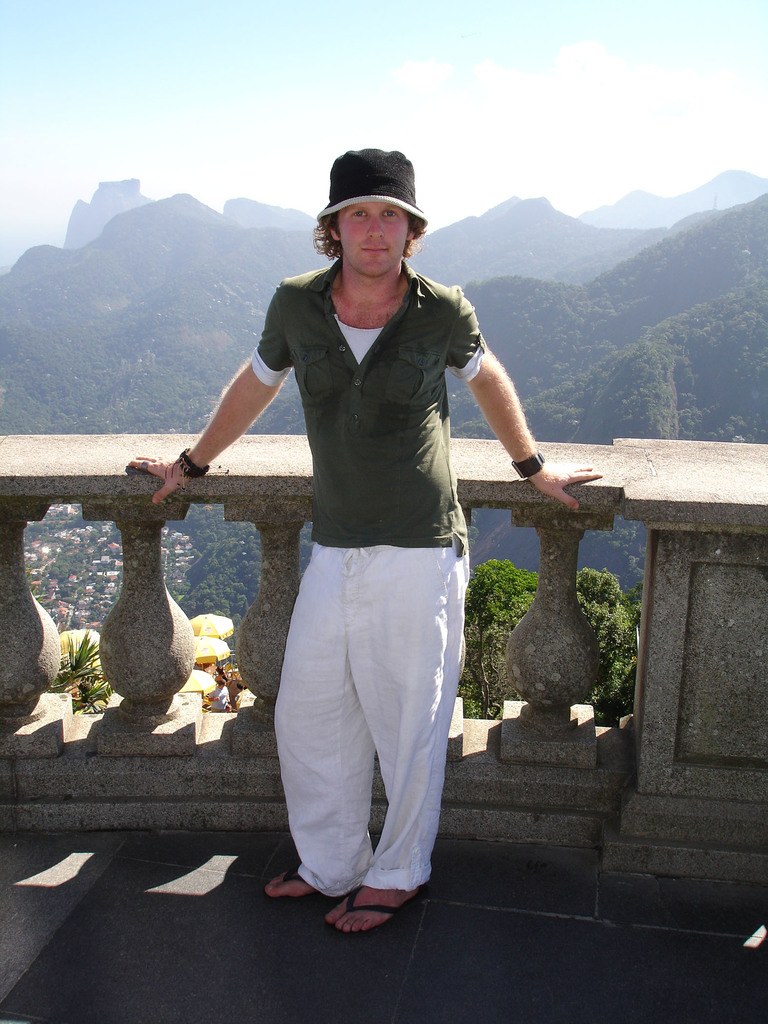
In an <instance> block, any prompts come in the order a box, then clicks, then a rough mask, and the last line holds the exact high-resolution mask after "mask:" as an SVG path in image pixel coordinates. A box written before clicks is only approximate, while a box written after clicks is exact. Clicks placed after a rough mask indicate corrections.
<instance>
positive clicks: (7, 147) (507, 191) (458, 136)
mask: <svg viewBox="0 0 768 1024" xmlns="http://www.w3.org/2000/svg"><path fill="white" fill-rule="evenodd" d="M766 54H768V4H767V3H766V2H765V0H730V2H728V3H724V2H709V0H644V2H642V3H632V4H629V3H624V2H622V0H579V2H575V0H537V2H535V3H531V2H530V0H526V2H524V3H523V2H521V0H481V2H474V3H473V2H470V0H461V2H455V0H407V2H404V0H389V2H388V3H386V4H376V5H371V4H365V3H359V4H358V3H351V2H348V0H335V2H330V3H318V2H317V0H313V2H312V3H309V2H307V0H294V2H292V3H280V2H269V3H265V2H263V0H215V2H214V0H204V2H197V0H184V2H181V0H178V2H177V0H152V2H151V3H149V2H146V0H132V2H120V3H117V2H112V0H99V2H98V3H97V2H90V0H0V146H1V147H2V159H0V264H7V263H10V262H12V261H13V260H14V259H16V258H17V257H18V256H19V255H20V254H21V252H23V251H24V250H25V249H27V248H29V246H31V245H36V244H40V243H48V244H54V245H61V244H62V243H63V240H64V235H65V232H66V227H67V222H68V219H69V215H70V213H71V210H72V207H73V205H74V204H75V202H76V201H77V200H78V199H84V200H86V201H90V199H91V197H92V196H93V193H94V192H95V191H96V188H97V187H98V183H99V182H100V181H115V180H120V179H123V178H139V179H140V180H141V191H142V193H143V194H144V195H145V196H148V197H150V198H152V199H162V198H165V197H166V196H170V195H174V194H176V193H178V192H188V193H191V194H192V195H193V196H195V197H196V198H197V199H199V200H200V201H201V202H204V203H206V204H207V205H209V206H211V207H212V208H213V209H215V210H218V211H221V209H222V206H223V204H224V202H225V201H226V200H227V199H232V198H236V197H240V196H245V197H248V198H250V199H257V200H259V201H260V202H264V203H270V204H273V205H276V206H285V207H294V208H296V209H300V210H304V211H305V212H307V213H309V214H312V215H314V214H316V213H317V212H318V210H320V209H321V208H322V207H323V206H324V205H325V202H326V198H327V194H328V171H329V168H330V164H331V162H332V161H333V159H334V157H336V156H337V155H338V154H339V153H342V152H344V151H345V150H347V149H358V148H362V147H365V146H376V147H379V148H383V149H401V150H403V151H404V152H405V153H406V154H407V155H408V156H409V157H410V158H411V159H412V160H413V162H414V164H415V166H416V182H417V198H418V201H419V204H420V205H421V207H422V208H423V209H424V211H425V212H426V213H427V215H428V216H429V218H430V226H431V227H432V228H438V227H442V226H444V225H446V224H449V223H452V222H454V221H456V220H459V219H461V218H462V217H466V216H470V215H474V214H480V213H483V212H485V210H487V209H490V208H491V207H492V206H495V205H496V204H497V203H500V202H503V201H504V200H505V199H509V198H510V197H511V196H519V197H521V198H530V197H535V196H546V197H547V198H548V199H549V200H550V201H551V202H552V203H553V205H554V206H555V207H557V208H558V209H559V210H562V211H563V212H564V213H568V214H571V215H572V216H578V215H579V214H580V213H583V212H584V211H586V210H589V209H593V208H594V207H596V206H600V205H603V204H605V203H614V202H616V201H617V200H618V199H620V198H621V197H622V196H624V195H626V194H627V193H628V192H630V191H632V190H634V189H644V190H646V191H649V192H653V193H655V194H657V195H668V196H669V195H678V194H680V193H683V192H687V191H690V190H691V189H693V188H696V187H698V186H699V185H702V184H704V183H705V182H707V181H709V180H710V179H711V178H713V177H714V176H715V175H716V174H719V173H720V172H722V171H726V170H746V171H750V172H751V173H753V174H757V175H760V176H761V177H768V132H766V128H765V124H766V112H767V111H768V60H767V59H766Z"/></svg>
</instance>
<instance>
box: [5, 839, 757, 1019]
mask: <svg viewBox="0 0 768 1024" xmlns="http://www.w3.org/2000/svg"><path fill="white" fill-rule="evenodd" d="M293 856H294V854H293V847H292V844H291V841H290V839H289V838H288V837H287V836H285V835H277V834H258V835H242V834H232V833H80V834H71V833H70V834H58V835H55V834H50V835H41V834H35V835H31V834H16V835H8V834H4V835H0V921H1V922H2V928H0V1022H2V1024H11V1022H14V1024H15V1022H21V1021H27V1022H28V1021H36V1022H45V1024H177V1022H178V1024H182V1022H183V1024H197V1022H201V1024H202V1022H205V1024H219V1022H221V1024H224V1022H226V1024H232V1022H234V1024H241V1022H246V1021H247V1022H259V1024H261V1022H264V1024H289V1022H290V1024H336V1022H339V1021H344V1022H351V1024H416V1022H418V1024H422V1022H440V1024H464V1022H467V1024H469V1022H472V1024H475V1022H483V1024H485V1022H490V1024H495V1022H499V1024H502V1022H503V1024H517V1022H520V1024H544V1022H546V1024H582V1022H583V1024H601V1022H603V1021H605V1022H608V1021H610V1022H614V1021H621V1022H622V1024H631V1022H638V1024H640V1022H642V1024H651V1022H653V1024H667V1022H670V1024H672V1022H674V1024H710V1022H711V1024H736V1022H739V1024H757V1022H758V1021H764V1020H766V1019H768V1009H766V1007H768V939H767V940H766V941H765V942H762V943H761V942H760V941H759V939H760V934H761V933H760V929H761V927H762V926H768V887H757V886H747V885H734V884H726V883H715V882H695V881H690V880H682V879H671V878H654V877H651V876H647V875H620V874H610V873H604V872H601V871H600V870H599V866H598V861H597V855H596V854H595V853H594V852H593V851H591V850H580V849H562V848H556V847H533V846H518V845H511V844H505V843H489V842H472V841H455V840H441V841H439V842H438V845H437V848H436V850H435V855H434V860H433V878H432V881H431V882H430V885H429V888H428V890H427V892H426V895H425V898H424V899H423V900H421V901H419V902H414V903H412V904H410V905H409V906H408V907H407V908H406V909H404V910H403V911H402V912H401V913H400V914H398V915H397V916H396V917H395V918H393V920H392V921H391V922H390V923H388V924H386V925H385V926H384V927H382V928H380V929H378V930H376V931H375V932H371V933H369V934H366V935H352V936H348V935H342V934H339V933H337V932H335V931H334V930H333V929H331V928H329V927H328V926H327V925H325V924H324V923H323V913H324V912H325V910H326V908H327V907H329V906H331V905H332V904H331V902H330V901H328V900H326V899H325V898H324V897H322V896H312V897H308V898H306V899H302V900H280V901H275V900H270V899H268V898H267V897H265V896H264V895H263V893H262V885H263V883H264V881H265V880H266V879H267V878H269V877H271V876H272V875H273V874H275V873H277V872H278V871H279V870H282V869H284V868H286V867H287V866H289V865H290V864H291V862H292V860H293ZM751 936H754V938H753V940H752V943H751V944H747V945H745V943H748V940H749V939H750V937H751Z"/></svg>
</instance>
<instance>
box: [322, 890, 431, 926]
mask: <svg viewBox="0 0 768 1024" xmlns="http://www.w3.org/2000/svg"><path fill="white" fill-rule="evenodd" d="M422 888H423V887H422V886H419V887H418V889H373V888H371V887H370V886H368V885H363V886H361V887H360V888H359V889H355V890H354V891H353V892H351V893H350V894H349V896H347V897H346V899H344V900H343V901H342V902H341V903H339V904H338V906H336V907H334V908H333V910H331V911H330V912H329V913H328V914H326V915H325V921H326V924H330V925H333V927H334V928H336V929H337V930H338V931H340V932H369V931H370V930H371V929H372V928H378V927H379V926H380V925H382V924H385V923H386V922H387V921H389V919H390V918H391V917H392V916H393V914H396V913H397V911H398V910H399V909H400V908H401V907H403V906H405V904H406V903H408V902H409V901H410V900H412V899H415V898H416V896H418V894H419V893H420V892H421V890H422Z"/></svg>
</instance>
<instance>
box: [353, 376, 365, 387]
mask: <svg viewBox="0 0 768 1024" xmlns="http://www.w3.org/2000/svg"><path fill="white" fill-rule="evenodd" d="M352 383H353V384H354V385H355V387H356V388H359V387H360V385H361V384H362V383H363V382H362V381H361V380H360V378H359V377H355V379H354V380H353V381H352Z"/></svg>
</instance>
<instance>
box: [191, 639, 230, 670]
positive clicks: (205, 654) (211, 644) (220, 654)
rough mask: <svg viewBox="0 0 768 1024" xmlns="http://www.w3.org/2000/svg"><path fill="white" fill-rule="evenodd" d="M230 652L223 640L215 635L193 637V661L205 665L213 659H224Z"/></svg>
mask: <svg viewBox="0 0 768 1024" xmlns="http://www.w3.org/2000/svg"><path fill="white" fill-rule="evenodd" d="M231 654H232V651H230V649H229V647H228V646H227V644H225V643H224V641H223V640H217V639H216V637H215V636H198V637H196V638H195V661H196V662H198V663H199V664H201V665H207V664H210V663H211V662H214V661H224V659H225V658H229V657H230V655H231Z"/></svg>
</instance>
